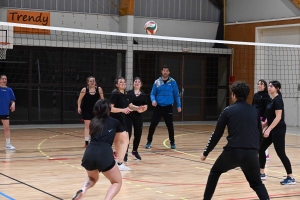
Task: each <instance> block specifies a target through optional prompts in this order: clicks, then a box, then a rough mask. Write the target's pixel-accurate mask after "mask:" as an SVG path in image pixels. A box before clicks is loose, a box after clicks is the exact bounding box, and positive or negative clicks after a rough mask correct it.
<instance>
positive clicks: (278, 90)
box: [269, 80, 282, 97]
mask: <svg viewBox="0 0 300 200" xmlns="http://www.w3.org/2000/svg"><path fill="white" fill-rule="evenodd" d="M270 83H271V84H272V85H273V86H274V88H276V90H277V93H278V94H279V95H280V96H281V97H282V94H281V92H280V89H281V83H280V82H279V81H277V80H273V81H270V82H269V84H270Z"/></svg>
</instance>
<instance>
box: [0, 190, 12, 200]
mask: <svg viewBox="0 0 300 200" xmlns="http://www.w3.org/2000/svg"><path fill="white" fill-rule="evenodd" d="M0 195H2V196H4V197H6V198H7V199H9V200H15V199H14V198H12V197H10V196H8V195H6V194H4V193H2V192H0Z"/></svg>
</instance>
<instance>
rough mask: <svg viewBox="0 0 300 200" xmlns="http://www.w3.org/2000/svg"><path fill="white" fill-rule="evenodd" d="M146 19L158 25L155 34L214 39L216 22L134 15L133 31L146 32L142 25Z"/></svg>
mask: <svg viewBox="0 0 300 200" xmlns="http://www.w3.org/2000/svg"><path fill="white" fill-rule="evenodd" d="M147 21H155V22H156V23H157V26H158V31H157V33H156V35H162V36H172V37H186V38H201V39H215V38H216V34H217V29H218V23H215V22H200V21H186V20H168V19H151V18H142V17H135V18H134V27H133V31H134V33H136V34H146V33H145V30H144V25H145V23H146V22H147Z"/></svg>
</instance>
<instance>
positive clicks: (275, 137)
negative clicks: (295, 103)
mask: <svg viewBox="0 0 300 200" xmlns="http://www.w3.org/2000/svg"><path fill="white" fill-rule="evenodd" d="M280 88H281V84H280V82H278V81H270V82H269V86H268V91H269V94H270V96H271V98H272V100H271V102H270V103H269V104H268V106H267V121H266V122H263V123H262V124H263V128H264V127H266V126H267V128H266V130H265V131H264V133H263V136H264V139H263V141H262V144H261V146H260V150H259V163H260V168H261V169H260V173H261V179H262V180H264V179H266V175H265V171H264V168H265V165H266V156H265V150H266V149H267V148H268V147H269V146H270V145H271V144H272V143H273V145H274V148H275V151H276V153H277V155H278V157H279V158H280V160H281V162H282V164H283V166H284V168H285V170H286V173H287V177H286V179H284V180H283V181H281V182H280V183H281V184H282V185H294V184H296V181H295V179H294V178H293V176H292V166H291V162H290V160H289V158H288V157H287V156H286V154H285V134H286V124H285V122H284V104H283V101H282V96H281V92H280Z"/></svg>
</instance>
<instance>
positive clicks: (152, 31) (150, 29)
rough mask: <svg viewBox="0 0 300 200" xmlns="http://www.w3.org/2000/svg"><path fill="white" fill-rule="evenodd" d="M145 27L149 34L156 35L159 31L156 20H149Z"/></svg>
mask: <svg viewBox="0 0 300 200" xmlns="http://www.w3.org/2000/svg"><path fill="white" fill-rule="evenodd" d="M144 29H145V31H146V33H148V34H149V35H154V34H155V33H156V32H157V24H156V23H155V21H148V22H147V23H146V24H145V26H144Z"/></svg>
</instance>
